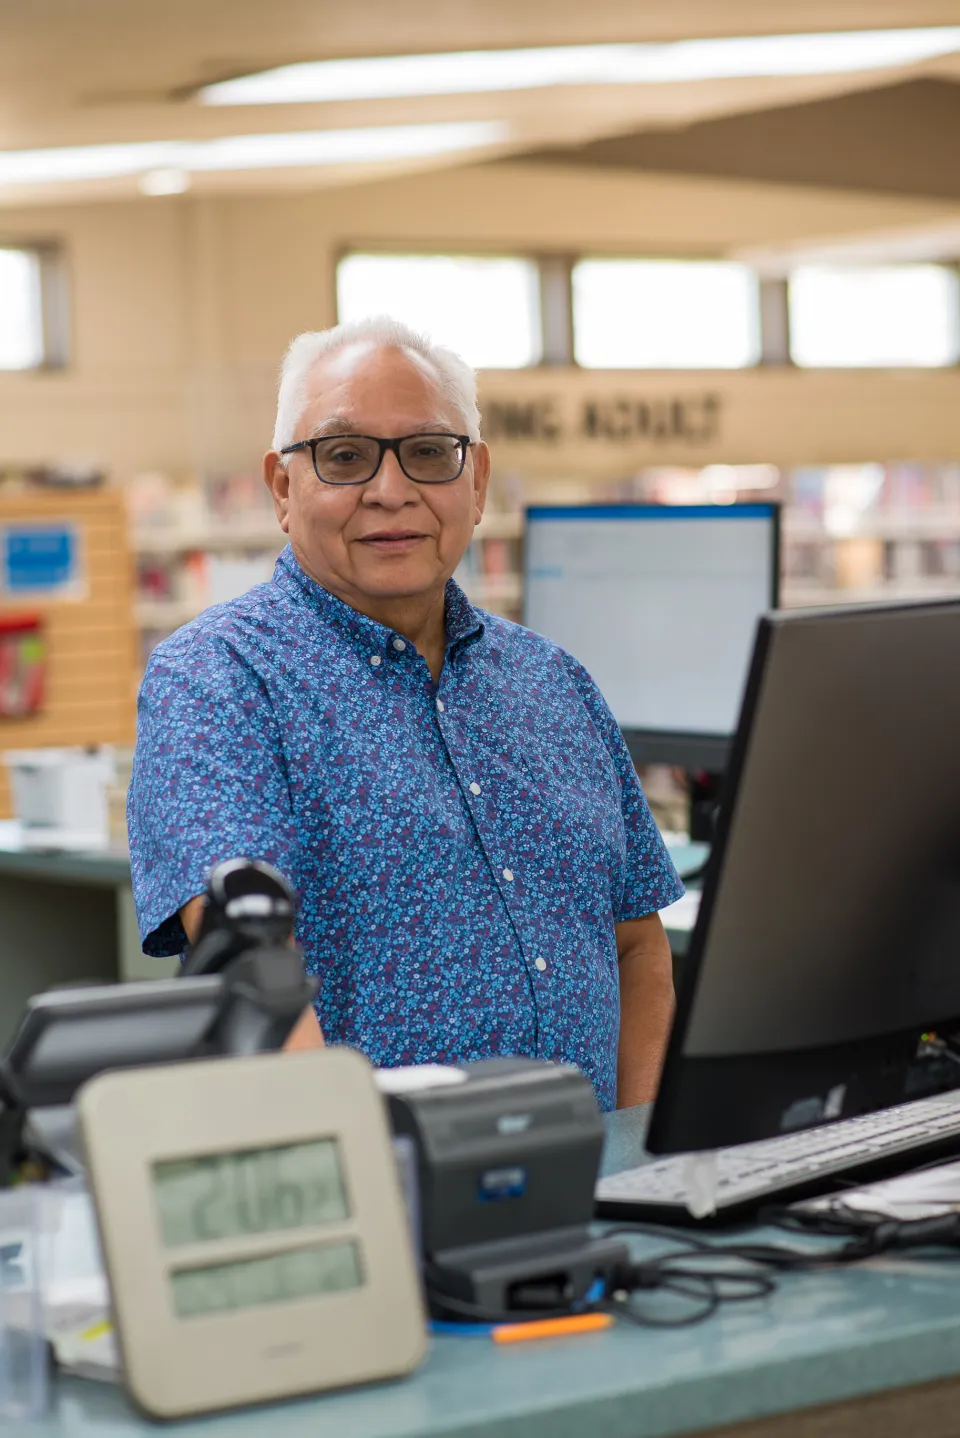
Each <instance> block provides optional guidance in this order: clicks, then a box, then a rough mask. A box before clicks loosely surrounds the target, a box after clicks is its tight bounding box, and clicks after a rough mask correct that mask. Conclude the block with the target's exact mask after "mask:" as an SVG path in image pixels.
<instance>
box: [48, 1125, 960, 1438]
mask: <svg viewBox="0 0 960 1438" xmlns="http://www.w3.org/2000/svg"><path fill="white" fill-rule="evenodd" d="M645 1118H646V1112H645V1111H644V1110H642V1109H632V1110H626V1111H624V1112H622V1113H618V1114H612V1115H610V1116H609V1118H608V1144H607V1151H606V1155H605V1161H604V1169H605V1171H607V1172H614V1171H616V1170H617V1169H619V1168H621V1167H627V1166H632V1165H633V1164H635V1163H637V1162H638V1161H640V1160H641V1159H642V1136H643V1129H644V1123H645ZM780 1237H781V1239H782V1240H783V1241H790V1240H789V1239H788V1238H787V1236H785V1235H781V1236H780ZM633 1243H634V1245H635V1247H636V1249H637V1252H638V1253H641V1252H648V1253H649V1252H652V1251H653V1250H654V1247H655V1246H656V1244H655V1240H653V1239H641V1238H638V1239H635V1240H633ZM957 1293H958V1289H957V1270H956V1266H955V1264H953V1263H950V1262H949V1261H944V1262H920V1261H917V1260H911V1261H894V1260H874V1261H873V1262H872V1263H870V1264H867V1265H861V1266H859V1267H856V1268H852V1269H846V1270H837V1271H835V1272H825V1273H817V1274H796V1275H787V1276H784V1277H782V1278H781V1280H780V1282H779V1286H778V1290H777V1292H776V1294H774V1295H773V1296H772V1297H771V1298H768V1299H764V1300H761V1301H758V1302H754V1303H746V1304H737V1305H733V1306H731V1307H728V1308H726V1309H721V1311H720V1312H718V1313H717V1314H715V1315H714V1316H713V1317H712V1318H710V1319H708V1320H707V1321H706V1322H704V1323H702V1324H700V1325H698V1326H696V1327H690V1328H681V1329H675V1330H673V1331H669V1330H662V1329H661V1330H657V1329H642V1328H636V1327H633V1326H632V1325H627V1324H625V1323H621V1324H618V1325H617V1326H616V1327H615V1328H613V1329H611V1330H608V1331H607V1332H604V1333H599V1334H592V1335H588V1336H584V1337H579V1338H567V1339H554V1340H551V1341H546V1342H539V1343H529V1344H521V1345H518V1346H516V1347H512V1348H501V1347H498V1346H496V1345H494V1344H493V1343H492V1342H490V1341H489V1339H486V1338H476V1337H464V1338H459V1337H447V1336H442V1337H437V1338H434V1339H433V1341H432V1343H431V1348H430V1353H429V1356H428V1357H427V1360H426V1362H425V1363H424V1365H423V1366H422V1367H421V1368H420V1369H419V1370H418V1372H417V1373H415V1374H414V1375H413V1376H412V1377H411V1378H409V1379H406V1380H404V1381H402V1382H399V1383H393V1384H389V1385H381V1386H377V1387H374V1388H366V1389H360V1390H354V1391H352V1392H345V1393H336V1394H328V1395H326V1396H323V1397H320V1398H313V1399H308V1400H301V1401H297V1402H294V1403H287V1404H281V1405H275V1406H272V1407H270V1408H267V1409H252V1410H247V1411H245V1412H241V1413H236V1414H231V1415H224V1416H219V1417H215V1418H212V1419H209V1418H208V1419H203V1420H195V1421H190V1422H187V1423H182V1424H177V1425H173V1430H172V1431H173V1432H175V1433H176V1434H177V1435H178V1438H181V1435H182V1438H220V1435H221V1434H222V1435H223V1438H254V1435H259V1434H262V1433H266V1432H269V1433H270V1435H271V1438H307V1435H309V1438H585V1435H589V1438H667V1435H676V1434H683V1433H691V1432H698V1431H701V1430H704V1429H710V1428H714V1427H721V1426H723V1425H725V1424H732V1423H736V1422H744V1421H748V1420H750V1419H755V1418H760V1417H763V1416H767V1415H772V1414H778V1413H787V1412H792V1411H794V1410H796V1409H800V1408H804V1407H810V1406H815V1405H821V1404H828V1403H833V1402H838V1401H841V1400H844V1399H851V1398H856V1397H861V1396H863V1395H867V1394H875V1393H879V1392H881V1391H883V1390H885V1389H892V1388H897V1387H905V1386H909V1385H915V1384H922V1383H927V1382H931V1381H933V1380H936V1379H941V1378H947V1377H953V1376H955V1375H958V1374H960V1302H958V1299H957ZM651 1301H655V1300H651ZM25 1431H26V1430H25ZM156 1431H157V1430H156V1428H155V1427H153V1426H152V1425H150V1424H147V1423H145V1422H144V1421H142V1420H140V1419H138V1418H136V1417H135V1416H134V1415H133V1413H132V1411H131V1409H130V1407H129V1405H128V1404H127V1402H126V1400H125V1398H124V1397H123V1396H122V1394H121V1393H120V1392H119V1391H117V1390H115V1389H113V1388H111V1387H109V1386H107V1385H103V1384H96V1383H84V1382H82V1381H80V1380H78V1379H73V1380H61V1381H60V1382H59V1383H58V1384H57V1388H56V1402H55V1410H54V1412H53V1414H52V1415H51V1416H50V1417H49V1418H47V1419H46V1420H44V1421H42V1422H40V1423H38V1424H35V1425H33V1426H32V1427H31V1429H30V1430H29V1432H30V1433H31V1434H34V1435H36V1438H93V1435H98V1438H99V1435H103V1434H110V1435H112V1438H133V1435H134V1434H142V1433H147V1432H156Z"/></svg>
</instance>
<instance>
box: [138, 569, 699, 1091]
mask: <svg viewBox="0 0 960 1438" xmlns="http://www.w3.org/2000/svg"><path fill="white" fill-rule="evenodd" d="M446 623H447V643H446V657H445V661H444V667H443V671H442V673H441V675H440V681H439V683H438V684H435V683H434V682H433V679H432V678H431V676H430V673H429V670H428V669H427V665H426V662H425V661H424V659H423V658H422V656H421V655H420V654H419V653H418V652H417V650H416V649H415V648H414V647H413V645H412V644H410V643H409V642H408V641H406V640H405V639H403V637H402V636H401V635H400V634H397V633H396V632H394V631H393V630H391V629H388V628H386V627H384V625H382V624H378V623H376V622H375V621H374V620H372V619H368V618H367V617H366V616H364V615H362V614H359V613H357V611H356V610H354V609H351V608H350V607H349V606H348V605H346V604H344V603H342V602H341V601H340V600H339V599H336V598H334V596H333V595H331V594H329V593H328V592H327V591H326V590H324V589H322V588H321V587H320V586H319V585H318V584H316V583H315V582H314V581H313V580H312V579H310V578H308V576H307V575H306V574H304V572H303V570H302V569H301V568H300V566H299V565H298V563H297V561H296V559H295V558H294V556H293V553H292V551H291V550H290V549H289V548H287V549H285V550H284V552H283V553H282V554H281V556H280V558H279V560H278V561H277V567H276V570H275V572H274V576H273V579H272V580H271V582H270V583H268V584H261V585H258V586H257V587H256V588H255V589H252V590H250V591H249V593H247V594H244V595H243V596H242V597H241V598H239V599H235V600H232V601H231V602H230V603H228V604H221V605H218V606H216V607H215V608H213V609H208V610H207V611H206V613H204V614H202V615H201V616H200V618H199V619H197V620H195V621H194V622H193V623H192V624H188V625H187V626H186V627H185V628H183V629H181V630H179V631H178V632H177V633H176V634H174V635H173V636H172V637H171V638H170V639H168V640H166V641H165V642H164V643H162V644H161V645H160V646H159V647H158V648H157V649H156V650H155V651H154V654H153V656H152V657H151V660H150V663H149V665H148V667H147V672H146V676H145V678H144V681H143V686H142V688H141V691H140V699H139V720H138V738H137V750H136V759H135V763H134V771H133V783H132V784H131V787H130V794H129V799H128V819H129V829H130V849H131V858H132V865H133V886H134V893H135V896H136V902H137V911H138V914H139V919H140V931H141V937H142V940H143V946H144V949H145V951H146V952H147V953H148V954H155V955H162V954H175V953H177V952H179V951H180V950H181V949H182V948H183V947H184V946H185V943H186V938H185V935H184V932H183V928H182V926H181V923H180V920H179V918H178V916H177V911H178V909H179V908H180V907H181V905H183V904H185V903H186V902H187V900H188V899H190V898H192V897H193V896H194V895H195V894H198V893H201V892H202V891H203V888H204V884H205V876H206V874H207V871H208V870H209V869H210V868H211V867H212V866H213V865H214V864H216V863H218V862H220V861H221V860H223V859H228V858H233V857H236V856H238V855H245V856H248V857H252V858H259V859H266V860H268V861H269V862H270V863H271V864H274V865H276V867H277V868H278V869H280V870H281V872H282V873H284V874H285V875H286V876H287V877H288V878H289V879H290V881H291V882H292V883H293V884H294V885H295V887H296V889H297V892H298V894H299V914H298V919H297V939H298V941H299V943H300V945H301V947H302V949H303V952H304V954H305V956H306V964H307V968H308V970H309V971H310V972H311V973H312V974H316V975H318V976H319V979H320V990H319V993H318V996H317V1001H316V1008H317V1015H318V1017H319V1019H320V1023H321V1026H322V1028H323V1031H324V1034H325V1035H326V1037H327V1039H328V1040H330V1041H332V1042H335V1043H347V1044H351V1045H353V1046H354V1047H356V1048H359V1049H361V1050H362V1051H363V1052H364V1053H365V1054H367V1056H368V1057H369V1058H370V1059H371V1061H372V1062H373V1063H375V1064H377V1065H381V1066H391V1065H397V1064H410V1063H423V1062H427V1061H435V1062H460V1061H466V1060H471V1059H479V1058H489V1057H492V1056H494V1055H497V1054H509V1055H530V1056H534V1057H538V1058H543V1059H556V1060H566V1061H570V1062H573V1063H575V1064H577V1065H578V1066H579V1067H580V1068H581V1069H582V1070H583V1072H584V1073H586V1074H587V1075H588V1076H589V1077H590V1079H591V1080H592V1082H593V1084H594V1087H595V1089H596V1092H597V1097H598V1099H599V1101H600V1104H601V1106H602V1107H603V1108H612V1107H614V1105H615V1103H616V1060H617V1039H618V1032H619V985H618V968H617V950H616V942H615V935H614V925H615V924H616V923H618V922H619V921H620V920H623V919H633V918H639V917H641V916H642V915H645V914H650V913H652V912H654V911H655V910H657V909H660V908H663V907H664V906H665V905H667V904H670V903H672V902H673V900H675V899H677V898H679V897H680V895H681V894H682V892H683V888H682V885H681V884H680V881H679V879H678V878H677V875H676V872H675V870H674V868H673V865H672V864H671V862H670V859H669V856H668V855H667V852H666V850H665V848H664V845H663V843H662V841H661V839H660V836H659V834H658V832H657V830H656V827H655V826H654V823H653V820H652V818H651V815H650V811H649V809H648V808H647V804H646V800H645V799H644V797H643V793H642V791H641V788H640V784H639V781H638V779H637V776H636V773H635V771H634V768H633V765H632V763H631V762H630V758H629V755H628V753H627V750H626V747H625V745H624V742H623V739H622V737H621V735H620V732H619V730H618V728H617V725H616V722H615V721H614V719H613V716H612V715H611V713H610V711H609V710H608V708H607V706H606V704H605V703H604V701H603V699H602V698H601V696H600V693H599V691H598V690H597V688H596V687H595V685H594V684H593V682H592V680H591V679H590V677H589V675H588V674H587V673H586V671H585V670H584V669H583V668H582V667H581V666H580V665H579V664H578V663H577V662H576V661H575V660H574V659H572V658H571V657H570V655H568V654H567V653H565V652H564V651H563V650H562V649H560V648H558V647H557V645H555V644H553V643H551V642H550V641H549V640H547V639H544V638H542V637H541V636H540V635H538V634H534V633H532V632H531V631H530V630H527V629H523V628H521V627H520V626H519V625H517V624H511V623H509V622H508V621H507V620H505V619H500V618H497V617H495V616H493V615H490V614H486V613H484V612H482V611H480V610H477V609H474V608H473V607H472V606H471V605H470V604H469V602H468V601H467V599H466V596H465V595H464V594H463V592H462V590H460V589H459V588H458V586H457V585H456V584H455V583H454V582H453V581H451V582H450V583H449V584H448V586H447V595H446Z"/></svg>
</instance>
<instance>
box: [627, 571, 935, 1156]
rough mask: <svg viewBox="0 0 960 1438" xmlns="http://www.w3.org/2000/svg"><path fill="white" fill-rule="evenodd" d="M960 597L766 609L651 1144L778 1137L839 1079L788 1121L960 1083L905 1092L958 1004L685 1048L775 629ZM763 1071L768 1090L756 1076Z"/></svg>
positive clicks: (878, 1106) (853, 1111) (679, 1148)
mask: <svg viewBox="0 0 960 1438" xmlns="http://www.w3.org/2000/svg"><path fill="white" fill-rule="evenodd" d="M958 603H960V600H958V598H956V597H954V598H944V599H940V600H919V601H913V602H909V603H899V604H897V603H890V602H879V603H870V604H855V605H853V604H851V605H843V606H836V605H832V606H823V607H817V608H806V609H795V610H790V611H781V612H780V613H778V614H768V615H764V616H763V617H762V618H761V619H760V621H759V623H758V625H757V635H756V640H755V644H754V650H753V656H752V658H751V662H750V669H749V672H748V676H747V683H746V686H745V688H744V694H743V703H742V707H741V712H740V720H739V723H738V725H737V731H736V734H735V735H734V739H733V743H732V747H731V754H730V764H729V767H728V769H727V772H726V774H725V777H724V799H723V801H722V802H721V805H720V810H719V815H718V820H717V827H716V836H715V839H714V842H713V845H712V847H711V851H710V856H709V858H708V860H707V863H706V866H705V869H704V880H703V892H702V898H701V902H700V908H699V910H698V913H697V919H696V923H695V925H694V928H693V932H692V934H691V936H690V946H689V950H688V952H687V955H686V958H685V961H684V965H683V970H682V973H681V977H680V983H679V986H678V992H677V1000H676V1011H675V1014H674V1020H673V1024H672V1027H671V1031H670V1037H669V1040H668V1043H667V1049H666V1053H665V1056H664V1061H663V1067H662V1070H661V1075H660V1083H659V1088H658V1091H657V1095H656V1098H655V1100H654V1103H653V1109H652V1112H651V1116H650V1123H649V1127H648V1130H647V1135H646V1139H645V1144H646V1147H647V1149H648V1150H649V1152H650V1153H655V1154H671V1153H690V1152H696V1151H704V1150H711V1149H717V1148H727V1147H734V1146H735V1145H737V1144H743V1143H753V1142H758V1141H760V1140H764V1139H771V1138H776V1137H780V1136H782V1135H783V1134H784V1132H785V1131H784V1129H783V1127H782V1124H781V1118H782V1115H783V1114H784V1112H785V1111H786V1110H787V1109H788V1108H789V1106H790V1104H791V1103H792V1102H794V1101H796V1100H797V1099H798V1098H800V1097H802V1096H804V1095H817V1096H824V1095H827V1094H829V1093H830V1091H831V1090H833V1089H835V1088H836V1087H837V1085H841V1084H842V1085H844V1086H845V1089H846V1092H845V1095H844V1099H843V1105H842V1111H841V1112H839V1113H836V1114H831V1115H829V1116H827V1115H823V1116H821V1117H819V1118H812V1119H811V1120H810V1121H809V1122H805V1123H800V1122H798V1123H796V1124H795V1125H794V1126H792V1127H791V1128H790V1129H789V1130H786V1131H787V1132H799V1131H802V1130H804V1129H808V1128H815V1127H819V1126H822V1125H824V1124H827V1123H831V1122H839V1121H840V1120H841V1119H844V1118H850V1117H854V1116H856V1115H858V1114H861V1113H875V1112H879V1111H880V1110H882V1109H884V1108H890V1107H893V1106H894V1105H896V1104H902V1103H906V1102H909V1100H910V1099H911V1098H926V1097H929V1095H930V1094H931V1093H934V1092H940V1091H945V1090H949V1089H954V1088H960V1067H958V1066H956V1065H953V1066H952V1067H951V1065H950V1064H947V1065H946V1066H945V1068H944V1076H945V1081H944V1082H943V1083H939V1084H937V1085H935V1086H932V1087H930V1088H924V1087H922V1085H920V1084H918V1087H917V1089H916V1092H913V1093H909V1092H905V1088H907V1087H908V1085H909V1081H910V1080H909V1072H910V1071H911V1070H915V1069H916V1063H917V1051H918V1045H919V1043H920V1039H921V1035H922V1034H923V1033H924V1032H925V1031H926V1030H927V1029H928V1028H929V1027H931V1026H932V1027H935V1028H937V1029H941V1030H947V1031H949V1030H950V1029H951V1028H957V1029H960V1014H957V1015H952V1016H951V1015H944V1014H938V1015H930V1016H929V1021H928V1022H927V1023H926V1024H924V1025H920V1026H915V1025H911V1026H909V1027H907V1028H904V1029H899V1030H894V1031H891V1032H888V1033H885V1034H877V1035H871V1036H870V1037H869V1038H865V1039H861V1040H858V1041H856V1042H848V1043H843V1044H827V1045H817V1046H815V1047H811V1048H806V1049H791V1050H783V1049H779V1050H776V1051H773V1052H753V1053H750V1054H747V1055H739V1054H732V1055H722V1056H696V1055H690V1054H686V1053H685V1052H684V1045H685V1043H686V1034H687V1028H688V1025H689V1023H690V1020H691V1017H692V1014H693V1008H694V1003H695V1001H696V993H697V987H698V983H699V977H700V971H701V969H702V967H703V961H704V957H705V954H706V947H707V940H708V936H709V932H710V923H711V917H712V913H713V909H714V905H715V903H716V898H717V895H718V893H719V890H720V885H721V883H722V880H723V869H724V861H725V858H726V853H727V849H728V845H729V836H730V833H731V830H732V827H733V818H734V814H735V813H736V807H737V802H738V798H739V795H740V791H741V783H740V780H741V776H742V774H743V771H744V768H745V767H746V762H747V757H748V754H749V750H750V743H751V738H752V734H753V729H754V722H755V718H756V713H757V709H758V706H759V698H760V692H761V688H762V685H763V678H764V674H765V671H766V665H767V656H768V653H769V650H770V647H771V645H772V643H773V641H774V638H775V635H776V632H777V630H778V629H779V628H781V627H783V626H784V625H788V624H794V623H797V622H802V621H803V620H804V619H805V618H810V617H815V618H816V619H818V620H820V619H824V618H830V617H833V616H836V617H844V616H850V615H851V614H856V615H858V616H859V615H865V614H871V613H873V614H877V613H879V614H883V613H901V612H903V611H904V610H909V611H911V612H916V611H920V610H932V611H939V610H943V609H951V608H954V609H955V608H957V606H958ZM761 1072H762V1075H763V1085H762V1091H761V1090H760V1089H759V1088H758V1083H757V1079H758V1074H759V1073H761Z"/></svg>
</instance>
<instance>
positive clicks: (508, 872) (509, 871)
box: [503, 869, 513, 884]
mask: <svg viewBox="0 0 960 1438" xmlns="http://www.w3.org/2000/svg"><path fill="white" fill-rule="evenodd" d="M503 877H504V878H505V879H506V881H507V883H508V884H509V883H511V882H512V881H513V870H512V869H504V871H503Z"/></svg>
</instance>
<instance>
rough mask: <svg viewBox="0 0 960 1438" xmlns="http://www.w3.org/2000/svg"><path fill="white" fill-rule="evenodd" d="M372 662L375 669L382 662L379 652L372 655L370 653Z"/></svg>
mask: <svg viewBox="0 0 960 1438" xmlns="http://www.w3.org/2000/svg"><path fill="white" fill-rule="evenodd" d="M370 663H371V664H372V665H373V667H374V669H376V667H377V665H378V664H379V663H380V655H379V654H371V655H370Z"/></svg>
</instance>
